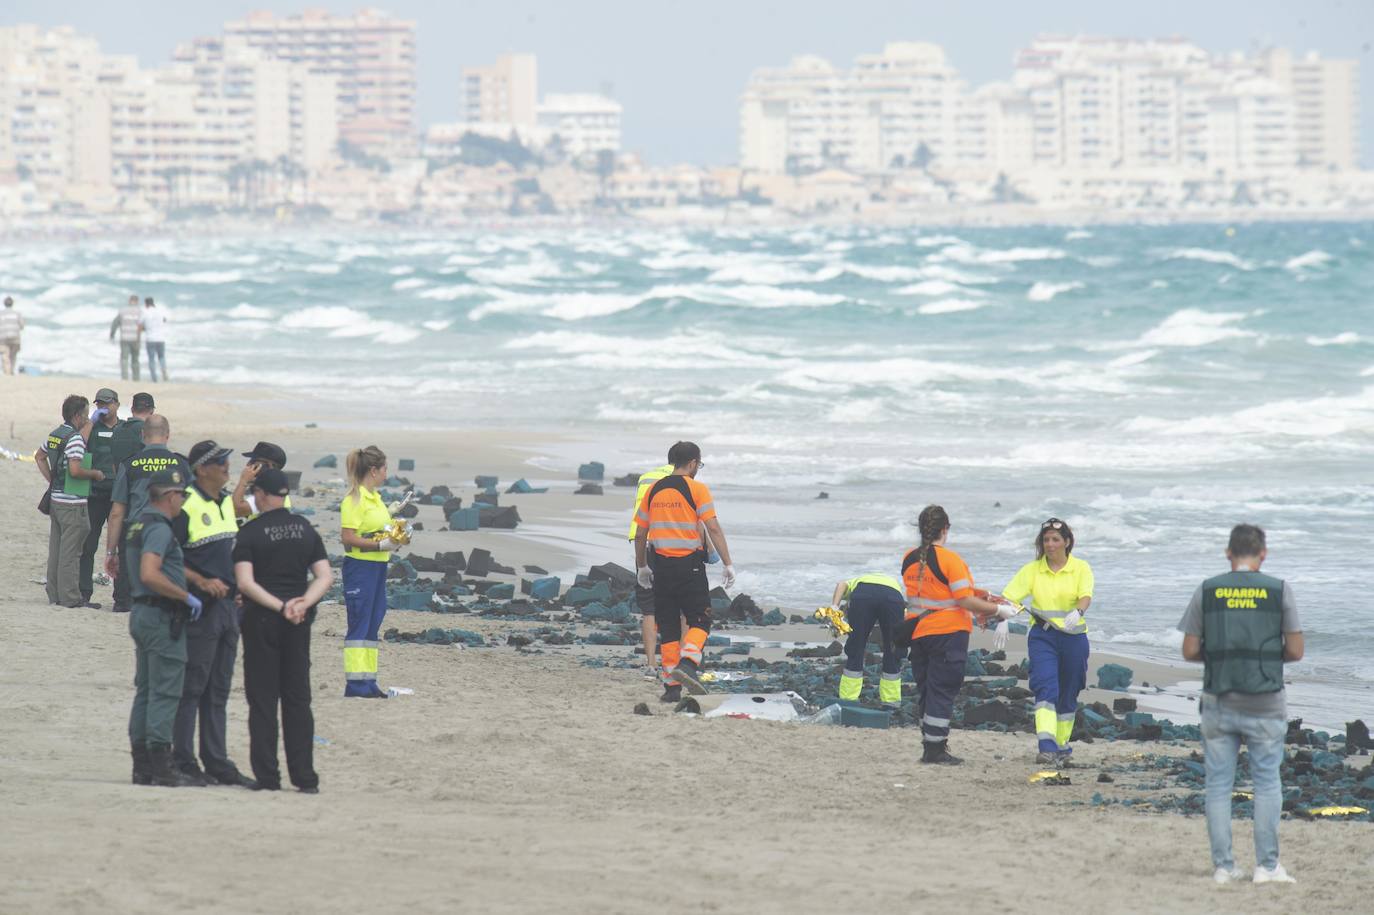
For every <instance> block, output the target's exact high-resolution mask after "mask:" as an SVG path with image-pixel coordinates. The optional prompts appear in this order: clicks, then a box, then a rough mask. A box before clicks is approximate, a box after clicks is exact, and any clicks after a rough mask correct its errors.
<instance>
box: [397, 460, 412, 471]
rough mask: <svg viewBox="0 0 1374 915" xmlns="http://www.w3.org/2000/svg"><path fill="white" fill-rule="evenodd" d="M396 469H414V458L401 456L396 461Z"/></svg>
mask: <svg viewBox="0 0 1374 915" xmlns="http://www.w3.org/2000/svg"><path fill="white" fill-rule="evenodd" d="M396 469H397V470H414V469H415V459H414V458H401V459H400V460H399V461H397V462H396Z"/></svg>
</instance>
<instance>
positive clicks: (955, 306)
mask: <svg viewBox="0 0 1374 915" xmlns="http://www.w3.org/2000/svg"><path fill="white" fill-rule="evenodd" d="M986 304H987V302H985V301H981V300H979V299H940V300H939V301H938V302H927V303H925V304H924V305H922V306H920V307H919V308H917V309H916V310H917V311H918V312H920V313H921V314H923V315H947V314H954V313H955V312H959V311H973V310H974V309H977V308H982V307H983V306H984V305H986Z"/></svg>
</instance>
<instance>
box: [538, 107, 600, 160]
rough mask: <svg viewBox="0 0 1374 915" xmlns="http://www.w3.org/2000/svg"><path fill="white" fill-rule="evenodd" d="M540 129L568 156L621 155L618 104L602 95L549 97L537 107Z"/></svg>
mask: <svg viewBox="0 0 1374 915" xmlns="http://www.w3.org/2000/svg"><path fill="white" fill-rule="evenodd" d="M537 110H538V120H539V126H540V127H542V128H543V129H544V130H545V131H547V132H548V133H549V134H550V136H551V137H557V138H558V142H560V143H561V144H562V146H563V149H564V150H566V151H567V152H568V153H569V154H570V155H573V156H584V155H588V154H595V153H598V152H613V153H619V152H620V114H621V107H620V103H619V102H617V101H615V100H613V99H609V98H606V97H605V96H604V95H591V94H586V93H569V94H558V93H550V94H548V95H546V96H544V100H543V101H542V102H540V103H539V107H538V109H537Z"/></svg>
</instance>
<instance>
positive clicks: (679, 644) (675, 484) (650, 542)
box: [635, 442, 735, 702]
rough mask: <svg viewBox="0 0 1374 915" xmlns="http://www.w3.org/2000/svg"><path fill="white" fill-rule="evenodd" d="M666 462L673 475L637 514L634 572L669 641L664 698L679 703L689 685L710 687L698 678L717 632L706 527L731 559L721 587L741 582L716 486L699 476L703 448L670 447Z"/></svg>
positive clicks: (689, 444)
mask: <svg viewBox="0 0 1374 915" xmlns="http://www.w3.org/2000/svg"><path fill="white" fill-rule="evenodd" d="M668 461H669V463H671V464H672V465H673V472H672V473H671V474H669V475H668V476H666V477H663V478H662V479H661V480H659V481H658V482H657V483H654V484H653V485H652V486H650V487H649V489H648V491H647V492H645V493H644V498H643V499H641V500H640V503H639V509H638V511H637V512H636V514H635V521H636V522H637V526H636V529H635V574H636V576H637V578H638V581H639V586H640V587H642V588H653V592H654V619H655V622H656V624H657V627H658V631H659V634H660V635H661V636H662V639H663V644H662V645H661V646H660V652H661V653H662V658H663V665H662V666H663V683H664V691H663V696H662V697H661V701H663V702H676V701H677V700H678V699H679V698H681V696H682V687H683V686H686V687H687V688H688V690H689V691H690V692H693V693H704V692H705V691H706V689H705V687H703V686H702V685H701V681H700V680H698V679H697V676H698V674H699V673H700V672H701V663H702V648H703V646H705V644H706V639H707V637H708V636H709V635H710V634H711V596H710V590H711V586H710V583H709V582H708V581H707V579H706V558H707V557H706V548H705V546H704V544H703V542H702V525H705V528H706V533H707V534H708V535H709V536H710V538H711V543H712V544H713V545H714V546H715V548H716V550H717V551H718V552H719V553H720V556H721V558H722V559H723V560H724V562H725V578H724V580H723V581H722V582H721V585H722V587H725V588H729V587H730V586H732V585H733V584H734V583H735V567H734V565H733V564H732V563H731V561H730V547H729V544H727V543H726V542H725V532H724V531H723V530H721V526H720V521H719V519H717V517H716V506H715V500H714V498H713V497H712V496H711V490H709V489H707V488H706V486H705V485H704V484H702V483H698V482H697V480H696V476H697V474H698V473H700V472H701V468H702V467H704V466H706V465H705V464H704V463H703V462H702V460H701V449H700V448H699V447H697V445H696V444H695V443H693V442H678V443H677V444H675V445H673V447H672V448H670V449H669V450H668ZM651 551H652V554H653V555H652V557H651V556H650V552H651ZM684 618H685V619H686V621H687V627H688V628H687V632H686V634H685V635H684V634H683V632H682V620H683V619H684Z"/></svg>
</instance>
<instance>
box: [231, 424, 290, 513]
mask: <svg viewBox="0 0 1374 915" xmlns="http://www.w3.org/2000/svg"><path fill="white" fill-rule="evenodd" d="M243 456H244V457H246V458H248V463H247V464H245V465H244V468H243V472H242V473H240V474H239V481H238V485H236V486H235V487H234V511H235V512H237V513H238V516H239V517H240V518H248V519H250V520H251V519H253V518H256V517H257V516H258V509H257V508H256V507H255V504H254V501H253V494H252V492H251V487H252V483H253V480H254V479H255V478H256V477H257V475H258V474H259V473H261V472H262V471H264V470H285V469H286V451H285V449H283V448H282V446H281V445H274V444H273V443H272V442H258V443H257V444H256V445H254V446H253V450H252V451H245V452H244V453H243ZM286 507H287V508H290V507H291V497H290V496H287V497H286Z"/></svg>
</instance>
